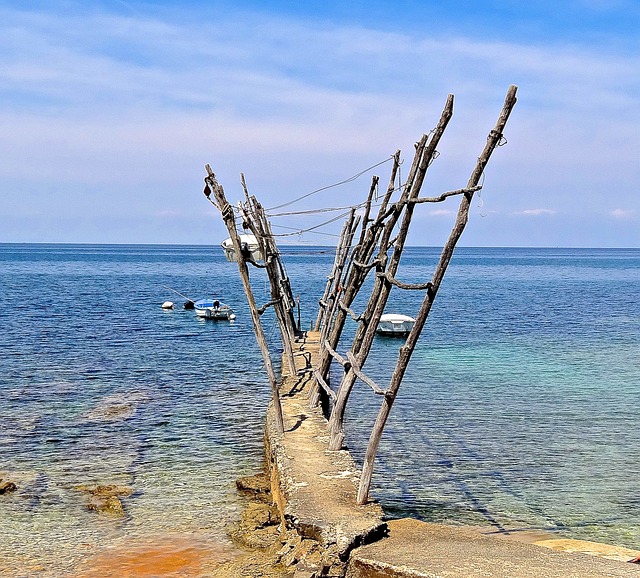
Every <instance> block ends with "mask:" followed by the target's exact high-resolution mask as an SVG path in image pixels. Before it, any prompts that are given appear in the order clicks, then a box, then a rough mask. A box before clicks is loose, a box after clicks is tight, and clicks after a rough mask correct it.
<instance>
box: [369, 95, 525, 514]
mask: <svg viewBox="0 0 640 578" xmlns="http://www.w3.org/2000/svg"><path fill="white" fill-rule="evenodd" d="M516 92H517V87H516V86H511V87H509V90H508V92H507V96H506V98H505V102H504V105H503V107H502V111H501V112H500V115H499V117H498V120H497V122H496V125H495V127H494V129H493V130H492V131H491V132H490V133H489V136H488V137H487V143H486V145H485V147H484V150H483V151H482V153H481V155H480V156H479V157H478V161H477V163H476V166H475V168H474V170H473V172H472V173H471V176H470V178H469V182H468V185H467V188H468V189H472V188H473V187H475V186H477V185H478V183H479V181H480V178H481V176H482V173H483V172H484V169H485V167H486V165H487V163H488V162H489V159H490V158H491V154H492V153H493V151H494V150H495V148H496V146H498V144H499V143H500V140H501V139H502V132H503V130H504V127H505V126H506V124H507V121H508V119H509V116H510V114H511V111H512V110H513V107H514V106H515V104H516V100H517V99H516ZM472 199H473V191H470V192H467V193H465V194H464V196H463V197H462V199H461V200H460V206H459V208H458V214H457V216H456V221H455V223H454V225H453V228H452V230H451V233H450V235H449V238H448V239H447V242H446V243H445V245H444V247H443V250H442V253H441V255H440V259H439V261H438V264H437V266H436V269H435V271H434V274H433V277H432V280H431V284H432V286H431V287H430V288H429V289H428V290H427V292H426V295H425V297H424V300H423V302H422V305H421V307H420V311H419V312H418V315H417V316H416V321H415V323H414V326H413V328H412V330H411V332H410V333H409V336H408V337H407V340H406V343H405V345H404V346H403V347H402V348H401V349H400V353H399V355H398V361H397V363H396V367H395V369H394V372H393V374H392V376H391V380H390V383H389V388H388V390H387V395H385V398H384V400H383V402H382V405H381V407H380V410H379V412H378V416H377V418H376V421H375V424H374V426H373V428H372V430H371V435H370V437H369V443H368V445H367V451H366V453H365V460H364V465H363V468H362V475H361V476H360V485H359V488H358V497H357V502H358V504H364V503H366V502H367V501H368V499H369V489H370V487H371V476H372V474H373V465H374V461H375V457H376V454H377V451H378V446H379V444H380V439H381V438H382V432H383V430H384V426H385V424H386V422H387V419H388V417H389V413H390V411H391V407H392V406H393V402H394V400H395V398H396V396H397V393H398V389H399V388H400V384H401V383H402V378H403V377H404V374H405V372H406V369H407V366H408V364H409V361H410V359H411V355H412V353H413V351H414V349H415V346H416V343H417V341H418V338H419V337H420V333H421V332H422V328H423V327H424V324H425V323H426V320H427V317H428V316H429V312H430V311H431V306H432V305H433V301H434V299H435V297H436V294H437V292H438V289H439V287H440V284H441V282H442V279H443V278H444V275H445V272H446V270H447V267H448V265H449V262H450V261H451V257H452V256H453V253H454V251H455V248H456V246H457V243H458V240H459V239H460V236H461V235H462V233H463V231H464V229H465V227H466V224H467V222H468V220H469V209H470V207H471V201H472Z"/></svg>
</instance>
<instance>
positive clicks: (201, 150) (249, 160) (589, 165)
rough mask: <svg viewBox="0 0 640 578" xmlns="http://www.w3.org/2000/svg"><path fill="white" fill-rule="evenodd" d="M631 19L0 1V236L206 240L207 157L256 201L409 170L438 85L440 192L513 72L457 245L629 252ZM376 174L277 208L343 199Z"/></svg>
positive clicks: (270, 4) (535, 12)
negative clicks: (446, 108) (396, 162)
mask: <svg viewBox="0 0 640 578" xmlns="http://www.w3.org/2000/svg"><path fill="white" fill-rule="evenodd" d="M638 30H640V3H639V2H637V1H636V0H633V1H627V0H620V1H616V0H611V1H604V0H575V1H565V2H562V1H558V0H556V1H554V2H551V1H549V2H546V1H542V2H535V1H533V2H526V3H524V2H516V1H513V2H506V1H483V2H463V1H455V0H454V1H448V2H441V1H430V0H424V1H421V2H419V1H395V2H387V1H379V2H375V1H370V2H363V1H360V0H355V1H351V2H344V1H342V2H334V1H332V0H329V1H327V0H325V1H323V2H320V1H312V2H300V3H293V2H285V1H264V2H231V1H227V2H216V1H213V2H204V1H202V2H198V1H191V2H189V1H184V2H179V1H176V0H173V1H172V0H164V1H156V2H153V1H152V2H138V1H127V0H103V1H99V2H87V1H85V2H74V1H65V0H58V1H55V2H48V1H43V2H37V1H35V2H5V1H2V0H0V141H1V148H2V151H3V154H2V155H1V156H0V223H1V226H0V242H85V243H87V242H95V243H181V244H191V243H194V244H217V243H218V242H219V241H221V240H222V238H224V236H225V235H224V228H223V226H222V224H221V221H220V218H219V216H218V215H217V213H216V211H215V210H214V209H213V207H211V206H210V205H209V204H208V203H207V202H206V199H205V198H204V196H203V195H202V192H201V191H202V179H203V177H204V165H205V163H209V164H211V166H212V167H213V169H214V171H215V172H216V174H217V175H218V178H219V179H220V181H221V183H222V184H223V185H224V187H225V190H226V193H227V196H228V198H229V199H230V200H231V201H237V200H239V199H241V198H242V189H241V187H240V181H239V174H240V172H243V173H244V174H245V177H246V180H247V183H248V186H249V190H250V192H251V193H253V194H255V195H256V196H257V197H258V198H259V199H260V200H261V201H262V203H263V204H264V205H265V206H267V207H269V206H274V205H277V204H280V203H282V202H285V201H288V200H290V199H293V198H296V197H298V196H300V195H303V194H305V193H308V192H310V191H313V190H315V189H319V188H321V187H325V186H327V185H330V184H332V183H336V182H339V181H342V180H344V179H347V178H348V177H350V176H352V175H355V174H356V173H359V172H360V171H362V170H363V169H366V168H367V167H370V166H372V165H375V164H377V163H379V162H380V161H383V160H384V159H386V158H388V157H390V156H391V155H392V154H393V153H394V151H395V150H396V149H401V150H402V151H403V158H404V159H405V165H404V166H403V168H404V170H405V172H406V171H407V170H408V166H409V164H410V162H411V153H412V149H413V143H414V142H415V141H417V140H418V139H419V138H420V136H421V135H422V133H424V132H428V131H429V130H430V129H431V128H433V126H434V125H435V124H436V123H437V120H438V118H439V116H440V112H441V110H442V107H443V105H444V102H445V100H446V97H447V95H448V94H449V93H452V94H454V95H455V113H454V117H453V119H452V121H451V123H450V125H449V128H448V130H447V132H446V133H445V136H444V138H443V141H442V143H441V145H440V146H439V152H440V153H441V154H440V156H439V157H438V159H437V160H436V161H435V163H434V164H433V165H432V167H431V168H430V171H429V174H428V175H427V179H426V181H425V186H424V188H423V193H424V194H425V195H432V194H436V193H440V192H443V191H446V190H450V189H456V188H459V187H462V186H464V185H465V183H466V181H467V179H468V176H469V174H470V172H471V171H472V169H473V166H474V163H475V160H476V158H477V156H478V154H479V153H480V151H481V150H482V147H483V145H484V141H485V138H486V134H487V133H488V131H489V130H490V129H491V128H492V127H493V124H494V122H495V119H496V117H497V115H498V113H499V111H500V108H501V106H502V103H503V100H504V96H505V94H506V91H507V89H508V87H509V85H510V84H516V85H518V87H519V90H518V99H519V100H518V104H517V105H516V108H515V109H514V112H513V114H512V117H511V119H510V121H509V124H508V126H507V130H506V133H505V134H506V138H507V140H508V143H507V145H506V146H504V147H501V148H499V149H498V150H497V151H496V153H495V154H494V157H493V158H492V160H491V163H490V165H489V167H488V169H487V171H486V174H485V181H484V189H483V191H482V194H481V196H480V197H479V198H478V199H476V201H475V202H474V206H473V208H472V212H471V218H470V223H469V226H468V228H467V231H466V232H465V234H464V236H463V239H462V243H461V244H463V245H468V246H568V247H638V246H640V235H639V233H638V231H639V230H640V227H639V224H640V195H639V194H638V193H639V191H638V184H637V183H638V182H639V181H640V178H639V177H640V90H639V88H640V87H639V84H640V74H639V72H640V43H639V42H638V32H637V31H638ZM389 168H390V167H389V164H388V163H387V164H384V165H381V166H378V167H377V168H376V169H375V170H373V171H370V172H368V173H365V174H364V175H363V176H362V177H360V178H358V179H356V180H354V181H352V182H350V183H348V184H345V185H343V186H340V187H335V188H331V189H327V190H324V191H322V192H321V193H318V194H316V195H313V196H311V197H309V198H307V199H306V200H305V201H304V202H301V203H299V204H298V205H294V206H292V207H291V209H308V208H317V207H323V206H324V207H326V206H344V205H350V204H355V203H358V202H359V201H361V200H362V199H363V197H365V196H366V193H367V192H368V189H369V182H370V178H371V175H372V174H374V173H375V174H378V175H379V176H380V177H381V181H382V182H385V183H386V180H387V178H388V174H389ZM405 176H406V175H405ZM456 208H457V202H456V201H453V200H449V201H447V202H446V203H443V204H439V205H438V206H431V205H430V206H426V205H422V206H420V207H419V210H418V211H417V214H416V217H415V222H414V225H413V229H414V230H413V231H412V234H411V237H410V242H411V243H412V244H415V245H441V244H442V242H443V240H444V238H445V236H446V234H447V233H448V231H449V229H450V227H451V224H452V222H453V215H454V213H455V210H456ZM331 216H332V215H320V216H315V217H313V218H303V217H288V218H274V220H273V223H274V226H275V230H276V232H287V231H290V230H291V229H288V228H286V227H291V228H293V229H295V228H298V227H307V226H310V225H312V224H315V223H319V222H320V221H323V220H326V219H328V218H330V217H331ZM338 229H339V223H335V224H333V225H331V226H327V227H325V228H323V229H322V231H323V232H328V233H335V232H336V231H337V230H338ZM281 242H283V243H284V242H294V243H297V242H302V243H315V244H334V243H335V238H334V237H332V236H330V235H317V234H311V233H309V234H306V235H302V236H298V235H294V236H291V237H286V238H283V239H282V240H281Z"/></svg>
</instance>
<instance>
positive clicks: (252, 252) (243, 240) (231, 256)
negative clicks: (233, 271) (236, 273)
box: [222, 235, 263, 262]
mask: <svg viewBox="0 0 640 578" xmlns="http://www.w3.org/2000/svg"><path fill="white" fill-rule="evenodd" d="M222 248H223V249H224V254H225V257H226V258H227V261H234V262H235V261H237V259H236V250H235V249H234V247H233V241H232V240H231V237H229V238H228V239H225V240H224V241H222ZM240 248H241V250H242V252H243V254H244V255H245V259H246V260H247V261H262V260H263V256H262V251H260V245H259V244H258V240H257V239H256V238H255V236H254V235H240Z"/></svg>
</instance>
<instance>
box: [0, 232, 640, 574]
mask: <svg viewBox="0 0 640 578" xmlns="http://www.w3.org/2000/svg"><path fill="white" fill-rule="evenodd" d="M438 255H439V250H437V249H430V248H411V249H408V250H407V251H406V252H405V257H404V258H403V263H402V265H401V269H400V274H399V275H398V276H399V278H401V279H402V280H404V281H406V282H419V281H424V280H425V279H428V278H429V277H430V275H431V272H432V269H433V265H434V263H435V262H436V260H437V257H438ZM283 259H284V263H285V265H286V267H287V271H288V273H289V275H290V277H291V279H292V284H293V287H294V292H295V293H299V294H300V295H301V298H302V319H303V326H304V327H309V325H310V323H311V321H312V320H313V319H315V315H316V307H317V299H318V298H319V296H320V295H321V293H322V290H323V288H324V284H325V282H326V276H327V275H328V273H329V271H330V267H331V264H332V261H333V251H332V249H331V248H318V247H284V248H283ZM254 279H255V288H256V293H257V296H258V301H265V302H266V301H268V288H267V286H266V281H265V279H264V277H262V276H261V273H260V272H255V276H254ZM0 287H1V289H2V307H1V308H0V328H1V331H0V351H1V352H2V371H1V372H0V415H1V420H0V448H2V450H1V453H0V477H3V478H5V479H7V478H8V479H12V480H14V481H15V482H16V483H17V485H18V490H17V491H16V492H14V493H11V494H5V495H3V496H0V521H1V523H2V532H0V570H2V569H3V568H4V569H5V572H12V573H8V574H7V575H11V576H23V575H24V576H31V575H33V576H49V575H51V576H59V575H62V573H64V572H69V571H71V570H73V569H74V568H76V567H77V566H78V564H81V563H82V561H83V560H84V559H85V558H86V557H87V556H89V555H95V554H96V553H99V552H100V551H102V550H104V549H105V548H109V547H113V546H114V545H117V544H126V543H130V542H131V541H132V540H139V539H144V538H147V537H157V536H184V535H188V536H194V537H196V538H198V539H207V540H220V541H224V540H225V530H224V524H225V523H227V522H228V521H230V520H233V519H234V518H236V517H237V516H238V513H239V511H240V509H241V507H242V502H241V500H240V498H238V496H237V495H236V492H235V489H234V480H235V478H236V477H238V476H241V475H246V474H250V473H254V472H255V471H257V470H258V469H259V468H260V467H261V463H262V428H263V418H264V412H265V408H266V405H267V403H268V399H269V393H268V392H269V387H268V383H267V380H266V377H265V374H264V372H263V370H262V367H261V358H260V354H259V350H258V348H257V346H256V344H255V340H254V338H253V332H252V327H251V321H250V317H249V314H248V310H247V307H246V305H245V298H244V294H243V292H242V287H241V284H240V281H239V278H238V275H237V269H236V267H235V265H234V264H232V263H227V262H226V261H225V260H224V258H223V255H222V254H221V251H220V250H219V249H218V248H216V247H201V246H139V245H135V246H134V245H20V244H4V245H0ZM167 287H171V288H174V289H176V290H177V291H180V292H181V293H183V294H185V295H187V296H189V297H192V298H199V297H205V296H211V295H214V296H216V297H218V298H219V299H220V300H222V301H224V302H226V303H228V304H230V305H231V306H233V307H234V308H235V309H236V313H237V319H236V320H235V321H234V322H232V323H228V322H212V321H203V320H199V319H196V317H195V316H194V314H193V312H192V311H185V310H183V309H182V308H181V305H182V302H183V301H184V299H183V298H182V297H180V296H179V295H177V294H175V293H172V291H170V290H169V289H168V288H167ZM421 299H422V295H421V294H420V293H418V292H400V291H398V292H396V293H395V294H392V298H391V302H390V304H389V306H388V307H387V311H389V312H401V313H406V314H410V315H411V314H415V312H416V311H417V308H418V306H419V303H420V301H421ZM166 300H171V301H174V302H175V303H176V306H177V308H176V309H174V310H171V311H166V310H163V309H162V308H161V307H160V305H161V303H162V302H163V301H166ZM358 306H360V307H361V306H362V303H360V304H359V305H358ZM265 322H266V325H267V330H268V332H269V335H270V338H271V340H272V343H273V344H274V349H273V353H274V360H276V361H278V357H279V355H280V352H279V350H278V348H277V335H276V333H275V325H274V323H273V320H272V319H271V318H269V317H268V316H266V315H265ZM352 331H353V328H352V327H350V328H348V330H347V334H349V333H352ZM399 345H400V342H399V341H397V340H395V339H389V338H377V340H376V342H375V347H374V350H373V351H372V354H371V356H370V358H369V361H368V363H367V365H366V370H367V372H368V373H370V374H371V375H372V376H374V377H375V378H376V379H377V380H378V381H379V382H380V383H384V381H385V379H388V377H389V376H390V374H391V371H392V369H393V366H394V364H395V360H396V356H397V352H398V348H399ZM343 347H344V346H343ZM639 352H640V250H631V249H628V250H625V249H615V250H614V249H597V250H595V249H594V250H589V249H579V250H578V249H479V248H476V249H471V248H461V249H459V250H458V251H457V252H456V255H455V257H454V259H453V261H452V263H451V266H450V268H449V271H448V273H447V276H446V277H445V281H444V284H443V287H442V289H441V291H440V294H439V295H438V298H437V300H436V304H435V306H434V309H433V311H432V314H431V317H430V318H429V321H428V323H427V326H426V327H425V330H424V332H423V335H422V337H421V340H420V343H419V346H418V348H417V350H416V352H415V354H414V357H413V359H412V363H411V366H410V369H409V371H408V373H407V376H406V378H405V381H404V383H403V385H402V387H401V389H400V394H399V397H398V400H397V401H396V405H395V406H394V408H393V412H392V417H391V420H390V422H389V424H388V426H387V430H386V432H385V437H384V440H383V443H382V446H381V449H380V455H379V459H378V461H377V465H376V474H375V477H374V486H375V487H374V495H375V497H377V498H378V499H379V500H380V501H381V502H382V504H383V506H384V508H385V510H386V511H387V512H388V514H389V515H390V516H394V517H399V516H407V515H411V516H416V517H420V518H422V519H425V520H431V521H448V522H458V523H465V524H492V525H494V526H495V527H496V528H511V529H516V530H518V529H519V530H523V529H541V530H542V529H543V530H550V531H556V532H559V533H560V534H562V535H565V536H570V537H577V538H583V539H590V540H597V541H602V542H609V543H613V544H619V545H626V546H629V547H634V548H640V490H639V482H638V480H640V425H639V423H640V422H639V420H638V418H637V414H638V408H639V407H640V355H639ZM378 401H379V398H378V397H377V396H374V395H372V394H370V392H369V391H368V390H367V389H366V388H365V387H364V386H361V387H360V386H359V387H358V388H357V390H356V393H355V394H354V398H353V399H352V401H351V407H350V411H348V415H347V418H348V422H349V424H348V425H349V432H348V443H349V446H350V448H351V449H352V450H353V452H354V454H355V456H356V457H357V458H358V459H360V458H361V456H362V454H363V449H364V445H365V443H366V439H367V437H368V428H369V427H370V426H371V423H372V420H373V417H374V415H375V412H376V411H377V403H378ZM96 483H98V484H119V485H126V486H129V487H131V488H132V489H133V491H134V493H133V495H132V496H131V497H129V498H125V499H124V506H125V511H126V515H125V517H124V518H123V519H113V518H109V517H105V516H101V515H98V514H96V513H95V512H90V511H87V509H86V507H85V502H86V498H85V496H84V494H83V493H82V492H81V491H79V490H78V489H77V488H78V486H80V485H82V484H96ZM18 568H22V570H21V571H20V572H19V571H18V570H17V569H18ZM25 568H32V570H25Z"/></svg>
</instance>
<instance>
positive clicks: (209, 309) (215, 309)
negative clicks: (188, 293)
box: [193, 299, 236, 321]
mask: <svg viewBox="0 0 640 578" xmlns="http://www.w3.org/2000/svg"><path fill="white" fill-rule="evenodd" d="M193 308H194V309H195V312H196V316H197V317H202V318H204V319H213V320H215V321H220V320H222V321H227V320H233V319H235V318H236V316H235V313H234V311H233V309H231V307H229V306H228V305H225V304H224V303H220V302H219V301H214V300H212V299H200V300H199V301H196V302H195V303H194V306H193Z"/></svg>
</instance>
